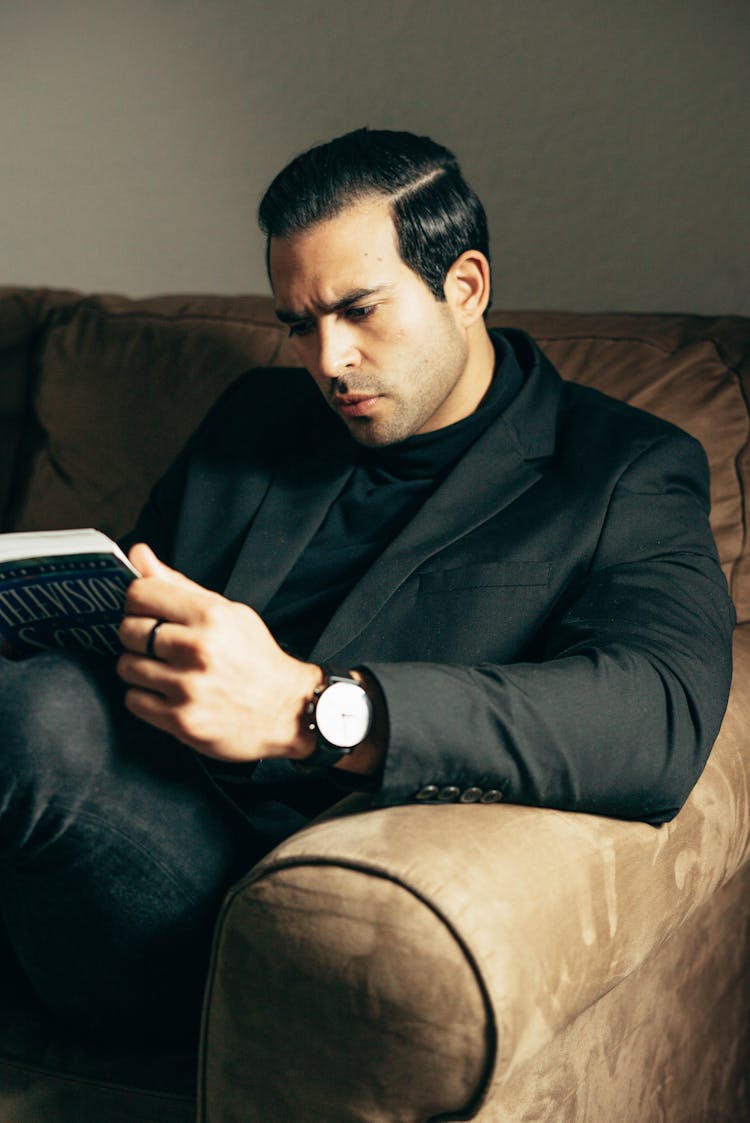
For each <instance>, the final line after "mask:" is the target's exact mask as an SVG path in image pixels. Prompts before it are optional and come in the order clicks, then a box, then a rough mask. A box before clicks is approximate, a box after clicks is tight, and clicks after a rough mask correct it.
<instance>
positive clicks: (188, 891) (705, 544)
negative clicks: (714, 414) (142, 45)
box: [0, 130, 733, 1036]
mask: <svg viewBox="0 0 750 1123" xmlns="http://www.w3.org/2000/svg"><path fill="white" fill-rule="evenodd" d="M260 218H261V225H262V227H263V229H264V230H265V232H266V234H267V236H268V269H269V275H270V279H271V284H272V288H273V292H274V298H275V304H276V310H277V315H278V317H279V319H280V321H281V322H282V323H284V324H287V325H288V327H289V331H290V334H291V335H292V337H293V339H294V341H295V344H296V347H297V350H298V353H299V358H300V364H301V367H302V368H304V369H303V370H296V369H295V370H266V371H256V372H252V373H251V374H249V375H248V376H246V377H244V378H243V379H240V380H239V382H238V383H236V384H235V386H234V387H232V388H231V389H230V390H229V392H228V393H227V394H226V395H225V396H224V397H223V398H222V399H221V400H220V402H219V403H218V404H217V406H216V407H215V408H214V410H213V411H212V413H211V414H210V415H209V417H208V418H207V420H206V422H205V423H204V425H203V426H202V427H201V428H200V430H199V431H198V432H197V434H196V435H195V436H194V437H193V438H192V440H191V441H190V443H189V444H188V446H187V448H186V450H185V452H184V453H183V454H182V456H181V457H180V458H179V459H178V461H177V463H176V464H175V465H174V467H173V468H172V469H171V470H170V472H169V473H167V475H166V476H165V478H164V479H163V480H162V481H161V483H160V484H159V485H158V486H157V487H156V489H155V490H154V493H153V495H152V497H151V500H150V502H149V504H148V505H147V507H146V509H145V510H144V512H143V515H142V517H141V519H140V520H139V523H138V525H137V527H136V528H135V531H134V533H133V534H132V535H131V536H130V537H129V539H128V542H127V545H128V546H129V547H130V550H131V554H130V556H131V559H132V561H133V562H134V563H135V565H136V567H137V568H138V569H139V571H140V572H141V573H142V574H143V576H142V578H141V579H139V580H137V581H135V582H134V583H133V584H132V585H131V588H130V592H129V595H128V600H127V606H126V615H125V618H124V620H123V623H122V627H121V637H122V641H123V644H124V647H125V649H126V650H125V654H123V656H122V657H121V658H120V659H119V661H118V663H117V673H118V675H119V680H120V681H121V683H122V684H124V697H123V699H122V701H124V709H125V711H126V712H123V709H122V703H121V699H120V697H119V695H118V691H117V689H116V687H115V686H114V685H113V683H112V681H111V677H110V676H109V675H108V674H107V672H106V671H104V670H102V669H96V668H95V669H91V668H87V667H85V666H84V665H82V664H78V663H74V662H73V661H71V660H69V659H65V658H63V657H58V656H42V657H41V658H37V659H34V660H31V661H29V662H28V663H25V664H20V665H18V666H8V667H7V668H6V667H3V668H2V672H3V673H2V674H0V713H2V714H3V721H4V723H5V724H4V726H3V728H7V729H10V730H12V732H11V734H10V736H9V738H8V740H9V742H10V743H9V745H8V746H7V748H6V749H5V750H4V759H5V760H6V762H7V764H6V766H5V768H4V775H3V776H2V777H0V782H1V783H2V785H3V786H2V788H0V807H2V808H3V810H2V811H1V812H0V843H1V845H2V853H3V855H4V857H3V863H4V865H3V874H2V880H0V901H1V902H2V909H3V916H4V918H5V921H6V925H7V929H8V932H9V935H10V937H11V939H12V942H13V945H14V947H15V948H16V952H17V954H18V955H19V957H20V958H21V960H22V963H23V966H24V968H25V970H26V972H27V974H28V975H29V977H30V978H31V980H32V982H33V983H34V985H35V987H36V989H37V991H38V992H39V994H40V995H41V996H42V997H43V998H44V1000H45V1001H46V1002H47V1003H48V1004H49V1005H50V1006H51V1007H52V1008H53V1009H54V1010H56V1011H57V1012H58V1014H59V1015H60V1016H62V1017H65V1018H68V1019H73V1020H77V1021H78V1022H81V1023H86V1022H88V1024H92V1023H94V1024H99V1025H103V1026H105V1027H107V1028H108V1029H109V1030H111V1028H112V1027H113V1026H118V1027H122V1028H124V1029H127V1028H128V1027H129V1026H132V1025H140V1024H142V1022H143V1017H144V1011H146V1012H148V1024H149V1026H150V1028H151V1029H152V1030H154V1031H155V1032H159V1033H162V1034H163V1035H167V1036H168V1035H172V1034H174V1033H175V1032H176V1029H177V1026H179V1024H180V1021H184V1023H185V1024H186V1025H189V1026H190V1028H191V1029H192V1028H193V1026H194V1020H193V1019H194V1015H195V1012H196V1010H197V1006H198V1003H199V999H200V989H201V985H202V982H203V978H204V973H205V958H206V954H207V947H208V942H209V940H210V934H211V927H212V923H213V919H214V917H215V913H216V910H217V908H218V903H219V901H220V899H221V896H222V894H223V893H224V891H225V890H226V888H227V887H228V885H229V884H230V882H231V881H232V880H233V879H234V878H235V877H236V876H237V875H238V874H239V873H240V872H241V871H242V869H243V868H246V866H247V865H248V864H249V863H251V862H252V861H254V860H255V859H257V858H258V857H259V856H260V855H261V854H263V853H264V852H266V851H267V850H268V849H269V848H270V847H271V846H272V845H274V843H275V842H276V841H278V840H279V839H281V838H283V837H285V836H286V835H288V834H289V833H291V832H292V831H294V830H296V829H298V828H299V827H300V826H303V825H305V824H306V823H307V822H309V820H310V818H311V817H312V816H313V815H314V814H316V813H317V812H318V811H320V810H322V809H324V808H325V807H327V806H330V805H331V804H332V803H333V802H335V801H336V800H337V799H338V798H340V797H341V794H342V792H344V791H346V790H347V789H350V788H352V787H357V786H365V787H368V788H369V789H370V790H371V791H372V800H373V803H374V804H375V805H376V806H386V805H389V804H395V803H403V802H409V801H420V802H426V803H440V802H445V801H461V802H464V803H467V804H469V805H470V804H472V803H488V802H489V803H493V802H499V801H500V800H502V799H505V800H510V801H514V802H521V803H528V804H535V805H539V806H549V807H557V808H570V809H575V810H583V811H589V812H594V813H599V814H606V815H618V816H622V817H626V818H637V819H643V820H646V821H648V822H652V823H654V824H658V823H661V822H664V821H666V820H667V819H669V818H671V817H672V816H673V815H675V814H676V812H677V811H678V809H679V807H680V806H681V804H682V802H683V801H684V800H685V798H686V797H687V795H688V793H689V791H690V789H691V787H692V785H693V784H694V783H695V780H696V779H697V777H698V775H699V774H700V771H701V769H702V767H703V764H704V762H705V759H706V756H707V754H708V751H709V749H710V746H711V744H712V742H713V739H714V737H715V735H716V732H717V730H718V727H719V724H720V721H721V717H722V714H723V710H724V706H725V703H726V697H727V692H728V686H729V677H730V662H729V636H730V633H731V628H732V624H733V612H732V608H731V603H730V601H729V598H728V595H727V591H726V587H725V583H724V580H723V577H722V575H721V571H720V569H719V567H718V562H717V558H716V552H715V548H714V545H713V541H712V539H711V535H710V531H709V528H708V519H707V514H708V498H707V495H708V481H707V471H706V464H705V457H704V455H703V453H702V450H701V449H700V447H699V446H698V445H697V444H696V442H694V441H693V440H691V439H690V438H689V437H687V436H686V435H685V434H683V433H681V432H680V431H679V430H676V429H675V428H674V427H672V426H669V425H667V424H666V423H663V422H661V421H658V420H656V419H655V418H653V417H650V416H648V415H646V414H643V413H640V412H638V411H635V410H632V409H629V408H628V407H626V406H624V405H622V404H620V403H617V402H614V401H612V400H610V399H607V398H605V397H603V396H602V395H600V394H597V393H596V392H594V391H591V390H587V389H584V388H582V387H577V386H573V385H569V384H565V383H563V382H562V381H561V380H560V379H559V377H558V375H557V374H556V372H555V371H554V370H553V369H552V367H551V366H550V364H549V363H548V362H547V360H546V359H545V358H544V356H543V355H542V354H541V353H540V352H539V350H538V349H537V348H536V346H535V345H534V344H533V342H532V341H531V340H529V339H528V337H526V336H524V335H523V334H522V333H519V332H516V331H505V332H492V333H490V332H488V331H487V328H486V324H485V313H486V310H487V307H488V305H489V301H490V265H489V251H488V242H487V231H486V223H485V219H484V213H483V211H482V208H481V205H480V203H479V201H478V200H477V198H476V196H475V195H474V193H473V192H472V191H471V189H470V188H469V187H468V185H467V184H466V183H465V181H464V180H463V178H462V176H461V173H460V171H459V169H458V166H457V164H456V161H455V159H454V158H453V156H452V155H451V154H450V153H448V152H447V151H446V150H445V149H443V148H441V147H440V146H439V145H436V144H434V143H433V142H432V141H429V140H426V139H424V138H418V137H414V136H411V135H410V134H405V133H388V132H369V131H367V130H360V131H358V132H356V133H353V134H349V135H348V136H345V137H342V138H339V139H338V140H336V141H333V142H331V143H330V144H328V145H323V146H319V147H318V148H316V149H313V150H311V151H310V152H308V153H305V154H303V155H302V156H301V157H298V159H297V160H296V161H293V162H292V164H291V165H290V166H289V167H288V168H286V169H284V171H282V172H281V173H280V175H279V176H278V177H277V178H276V180H275V181H274V183H273V184H272V185H271V187H270V188H269V190H268V192H267V194H266V196H265V198H264V200H263V202H262V204H261V208H260ZM71 700H73V704H71ZM32 703H33V709H32ZM190 750H193V751H192V752H191V751H190ZM71 904H72V906H73V907H71ZM62 964H64V965H65V970H64V971H61V965H62Z"/></svg>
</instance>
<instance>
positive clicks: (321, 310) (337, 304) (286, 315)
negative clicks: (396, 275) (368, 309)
mask: <svg viewBox="0 0 750 1123" xmlns="http://www.w3.org/2000/svg"><path fill="white" fill-rule="evenodd" d="M393 287H394V286H393V285H376V286H375V287H374V288H371V289H352V290H351V291H350V292H347V293H344V295H343V296H342V297H341V298H340V299H339V300H334V301H332V302H331V303H330V304H318V305H316V310H317V312H318V314H319V315H321V316H329V315H331V313H333V312H343V310H344V309H345V308H348V307H349V306H350V305H351V304H356V303H357V301H358V300H366V299H367V298H368V297H370V296H375V295H376V294H377V293H381V292H389V291H390V290H391V289H392V288H393ZM309 318H310V317H309V316H308V314H307V313H305V312H292V311H291V310H289V309H287V308H277V309H276V319H277V320H280V321H281V323H282V324H298V323H299V322H300V321H301V320H307V319H309Z"/></svg>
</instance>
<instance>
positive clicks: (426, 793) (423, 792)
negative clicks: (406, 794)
mask: <svg viewBox="0 0 750 1123" xmlns="http://www.w3.org/2000/svg"><path fill="white" fill-rule="evenodd" d="M439 791H440V789H439V788H438V786H437V785H436V784H426V785H425V786H424V787H423V788H420V790H419V791H418V792H417V794H416V795H415V796H414V798H415V799H420V800H422V802H425V801H427V800H428V799H435V797H436V795H437V794H438V792H439Z"/></svg>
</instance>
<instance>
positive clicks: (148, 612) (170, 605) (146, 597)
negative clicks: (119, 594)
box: [125, 577, 218, 624]
mask: <svg viewBox="0 0 750 1123" xmlns="http://www.w3.org/2000/svg"><path fill="white" fill-rule="evenodd" d="M217 599H218V598H217V595H216V593H211V592H209V590H208V589H204V588H202V587H201V586H200V585H195V584H194V583H193V582H189V583H187V582H186V583H185V584H176V583H174V582H172V581H164V580H163V579H162V578H160V577H137V578H136V579H135V580H134V581H131V582H130V584H129V585H128V591H127V593H126V596H125V614H126V615H128V616H151V617H152V618H153V619H154V620H169V621H171V622H172V623H176V624H201V623H203V621H204V620H205V617H206V613H207V611H208V608H209V606H210V605H211V604H213V603H214V602H215V601H216V600H217Z"/></svg>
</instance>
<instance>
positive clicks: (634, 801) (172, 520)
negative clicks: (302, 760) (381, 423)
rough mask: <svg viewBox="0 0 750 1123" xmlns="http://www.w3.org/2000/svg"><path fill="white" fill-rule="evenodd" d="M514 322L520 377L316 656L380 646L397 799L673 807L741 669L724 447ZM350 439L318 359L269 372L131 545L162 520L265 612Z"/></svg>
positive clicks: (167, 484) (164, 532)
mask: <svg viewBox="0 0 750 1123" xmlns="http://www.w3.org/2000/svg"><path fill="white" fill-rule="evenodd" d="M504 334H505V338H506V339H507V340H508V341H509V342H510V343H511V346H512V347H513V349H514V351H515V354H516V357H517V359H518V361H519V363H520V365H521V367H522V369H523V371H524V384H523V387H522V389H521V390H520V392H519V393H518V395H517V396H516V398H515V399H514V400H513V401H512V403H511V404H510V405H509V406H508V407H507V409H506V410H505V412H504V413H503V415H502V416H501V417H500V418H499V419H498V420H497V421H495V422H494V423H493V424H492V425H491V426H490V427H489V429H488V430H486V431H485V432H484V433H483V434H482V436H481V437H480V438H479V439H478V440H477V441H476V443H475V444H474V445H473V446H472V447H471V448H470V450H469V451H468V453H467V454H466V455H465V456H464V457H463V459H462V460H461V461H459V463H458V464H457V465H456V466H455V467H454V469H453V470H452V471H451V472H450V474H449V475H448V476H447V477H446V478H445V480H444V481H443V482H442V483H441V484H440V486H439V487H438V488H437V490H436V491H435V492H434V493H433V494H432V495H431V496H430V498H429V499H427V501H426V502H425V503H424V505H423V506H422V508H421V509H420V510H419V511H418V513H417V514H416V516H415V517H414V518H413V520H412V521H411V522H410V523H409V524H408V525H407V527H406V528H405V529H404V530H403V531H402V532H401V533H400V534H399V535H398V536H397V537H396V538H395V539H394V540H393V541H392V542H391V543H390V545H389V546H388V547H387V548H386V549H385V551H384V552H383V553H382V555H381V556H380V557H379V558H378V560H377V561H376V562H375V563H374V564H373V565H372V567H371V568H370V569H369V570H368V572H367V573H366V574H365V575H364V576H363V577H362V578H361V580H360V581H359V583H358V584H357V585H356V586H355V587H354V588H353V589H352V591H351V593H350V594H349V596H347V597H346V599H345V600H344V602H343V603H342V604H341V605H340V606H339V608H338V610H337V611H336V613H335V614H334V616H333V617H332V619H331V620H330V622H329V624H328V626H327V627H326V628H325V630H324V632H323V634H322V635H321V636H320V638H319V640H318V642H317V644H316V645H315V648H314V650H313V651H312V653H311V656H310V658H311V661H313V662H325V663H327V664H329V665H333V666H335V667H337V668H341V669H345V668H352V667H366V668H367V669H368V670H369V671H370V672H371V673H372V674H373V675H374V676H375V677H376V678H377V680H378V681H379V683H380V685H381V687H382V689H383V693H384V696H385V699H386V704H387V709H388V718H389V727H390V734H389V745H388V752H387V757H386V764H385V770H384V774H383V780H382V784H381V787H380V789H379V791H378V792H377V793H376V794H375V797H374V799H375V802H376V804H379V805H388V804H394V803H405V802H409V801H412V800H415V799H417V798H419V799H421V800H423V801H441V800H448V799H463V800H465V801H467V802H471V801H474V800H480V799H481V797H482V795H483V793H488V792H491V793H500V794H501V795H502V797H504V798H505V799H507V800H510V801H512V802H517V803H527V804H534V805H539V806H550V807H558V808H568V809H575V810H583V811H592V812H598V813H601V814H608V815H617V816H623V817H626V818H637V819H646V820H648V821H651V822H654V823H658V822H662V821H664V820H666V819H669V818H671V817H672V816H673V815H674V814H675V813H676V812H677V810H678V809H679V807H680V806H681V804H682V803H683V802H684V800H685V798H686V797H687V795H688V793H689V791H690V789H691V788H692V786H693V784H694V783H695V781H696V779H697V778H698V776H699V774H700V772H701V770H702V768H703V765H704V763H705V761H706V758H707V755H708V752H709V750H710V747H711V745H712V743H713V740H714V738H715V736H716V733H717V732H718V728H719V725H720V722H721V718H722V715H723V713H724V709H725V705H726V699H727V694H728V689H729V682H730V677H731V659H730V637H731V631H732V626H733V623H734V612H733V608H732V604H731V601H730V599H729V596H728V593H727V589H726V583H725V581H724V577H723V575H722V573H721V570H720V568H719V564H718V560H717V556H716V549H715V546H714V542H713V539H712V536H711V532H710V529H709V525H708V510H709V500H708V471H707V465H706V459H705V455H704V453H703V450H702V448H701V447H700V445H698V443H697V442H696V441H694V440H693V439H692V438H691V437H689V436H687V434H685V433H683V432H682V431H681V430H679V429H676V428H675V427H674V426H671V425H669V424H667V423H666V422H663V421H660V420H658V419H656V418H655V417H652V416H651V415H649V414H646V413H643V412H641V411H639V410H635V409H633V408H631V407H629V406H626V405H624V404H623V403H621V402H618V401H615V400H614V399H611V398H608V397H606V396H604V395H602V394H600V393H598V392H597V391H594V390H591V389H587V388H584V387H581V386H577V385H575V384H572V383H565V382H563V381H562V379H560V377H559V375H558V374H557V373H556V371H555V370H554V368H553V367H552V366H551V365H550V363H549V362H548V360H547V359H546V358H545V357H544V356H543V355H542V353H541V352H540V351H539V350H538V348H537V347H536V346H535V345H534V344H533V343H532V341H531V340H530V339H529V338H528V337H527V336H525V335H524V334H523V333H521V332H517V331H506V332H505V333H504ZM352 447H353V446H352V441H351V438H350V437H349V434H348V432H347V431H346V428H345V427H344V426H343V425H342V424H341V422H340V421H339V420H338V418H337V417H336V416H335V415H334V414H333V413H332V412H331V411H330V410H329V408H328V406H327V405H326V404H325V402H324V401H323V399H322V397H321V395H320V394H319V392H318V390H317V389H316V387H315V386H314V384H313V382H312V380H311V379H310V378H309V376H308V375H307V374H306V373H305V372H304V371H300V370H296V369H272V368H269V369H263V370H257V371H253V372H250V373H248V374H247V375H245V376H243V377H242V378H241V379H240V380H239V381H238V382H237V383H235V384H234V386H233V387H231V388H230V390H229V391H228V392H227V393H226V394H225V395H224V396H223V398H222V399H220V401H219V403H218V404H217V405H216V406H215V407H214V409H213V411H212V412H211V413H210V415H209V417H208V418H207V420H206V421H205V422H204V424H203V425H202V427H201V428H200V429H199V430H198V432H197V433H196V435H195V436H194V437H193V438H192V440H191V441H190V442H189V444H188V446H187V448H186V450H185V451H184V452H183V454H182V455H181V457H180V458H179V459H178V461H177V463H176V464H175V465H174V466H173V468H172V469H171V470H170V471H169V472H168V473H167V475H166V476H165V477H164V479H163V480H162V481H161V482H160V484H158V485H157V487H156V488H155V490H154V492H153V494H152V496H151V499H150V501H149V503H148V505H147V507H146V508H145V510H144V512H143V514H142V516H141V519H140V520H139V523H138V525H137V526H136V528H135V530H134V532H133V533H132V534H131V535H130V536H129V537H128V540H127V543H129V542H132V541H135V540H137V539H138V538H143V539H145V540H146V541H148V542H150V543H151V545H152V546H153V547H154V549H155V550H156V551H157V553H159V554H160V555H161V556H162V557H163V558H164V559H165V560H166V561H168V562H169V563H170V564H172V565H174V566H176V567H177V568H179V569H181V570H182V571H183V572H185V573H187V574H188V575H189V576H191V577H193V578H194V579H195V580H197V581H199V582H201V583H202V584H204V585H207V586H209V587H211V588H214V589H217V590H220V591H223V592H224V593H225V594H226V595H227V596H229V597H231V598H232V599H235V600H241V601H244V602H246V603H248V604H250V605H252V606H253V607H254V608H255V609H256V610H257V611H258V612H260V613H261V615H262V613H263V609H264V607H265V605H267V604H268V603H269V601H270V599H271V597H272V596H273V594H274V593H275V591H276V590H277V589H278V587H279V586H280V585H281V583H282V581H283V580H284V578H285V576H286V575H287V574H288V573H289V571H290V570H291V568H292V566H293V564H294V562H295V561H296V559H297V558H298V557H299V555H300V554H301V552H302V550H303V549H304V548H305V545H306V544H307V543H308V542H309V540H310V539H311V537H312V535H313V534H314V532H315V531H316V529H317V528H318V526H319V525H320V523H321V522H322V519H323V517H324V515H325V513H326V511H327V510H328V508H329V506H330V504H331V502H332V501H333V500H334V499H335V497H336V496H337V494H338V493H339V492H340V490H341V488H342V487H343V486H344V483H345V482H346V479H347V477H348V474H349V472H350V471H351V469H352ZM127 543H126V544H127ZM262 767H264V766H261V768H262ZM489 798H490V799H494V798H498V797H497V795H495V794H492V795H490V796H489Z"/></svg>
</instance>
